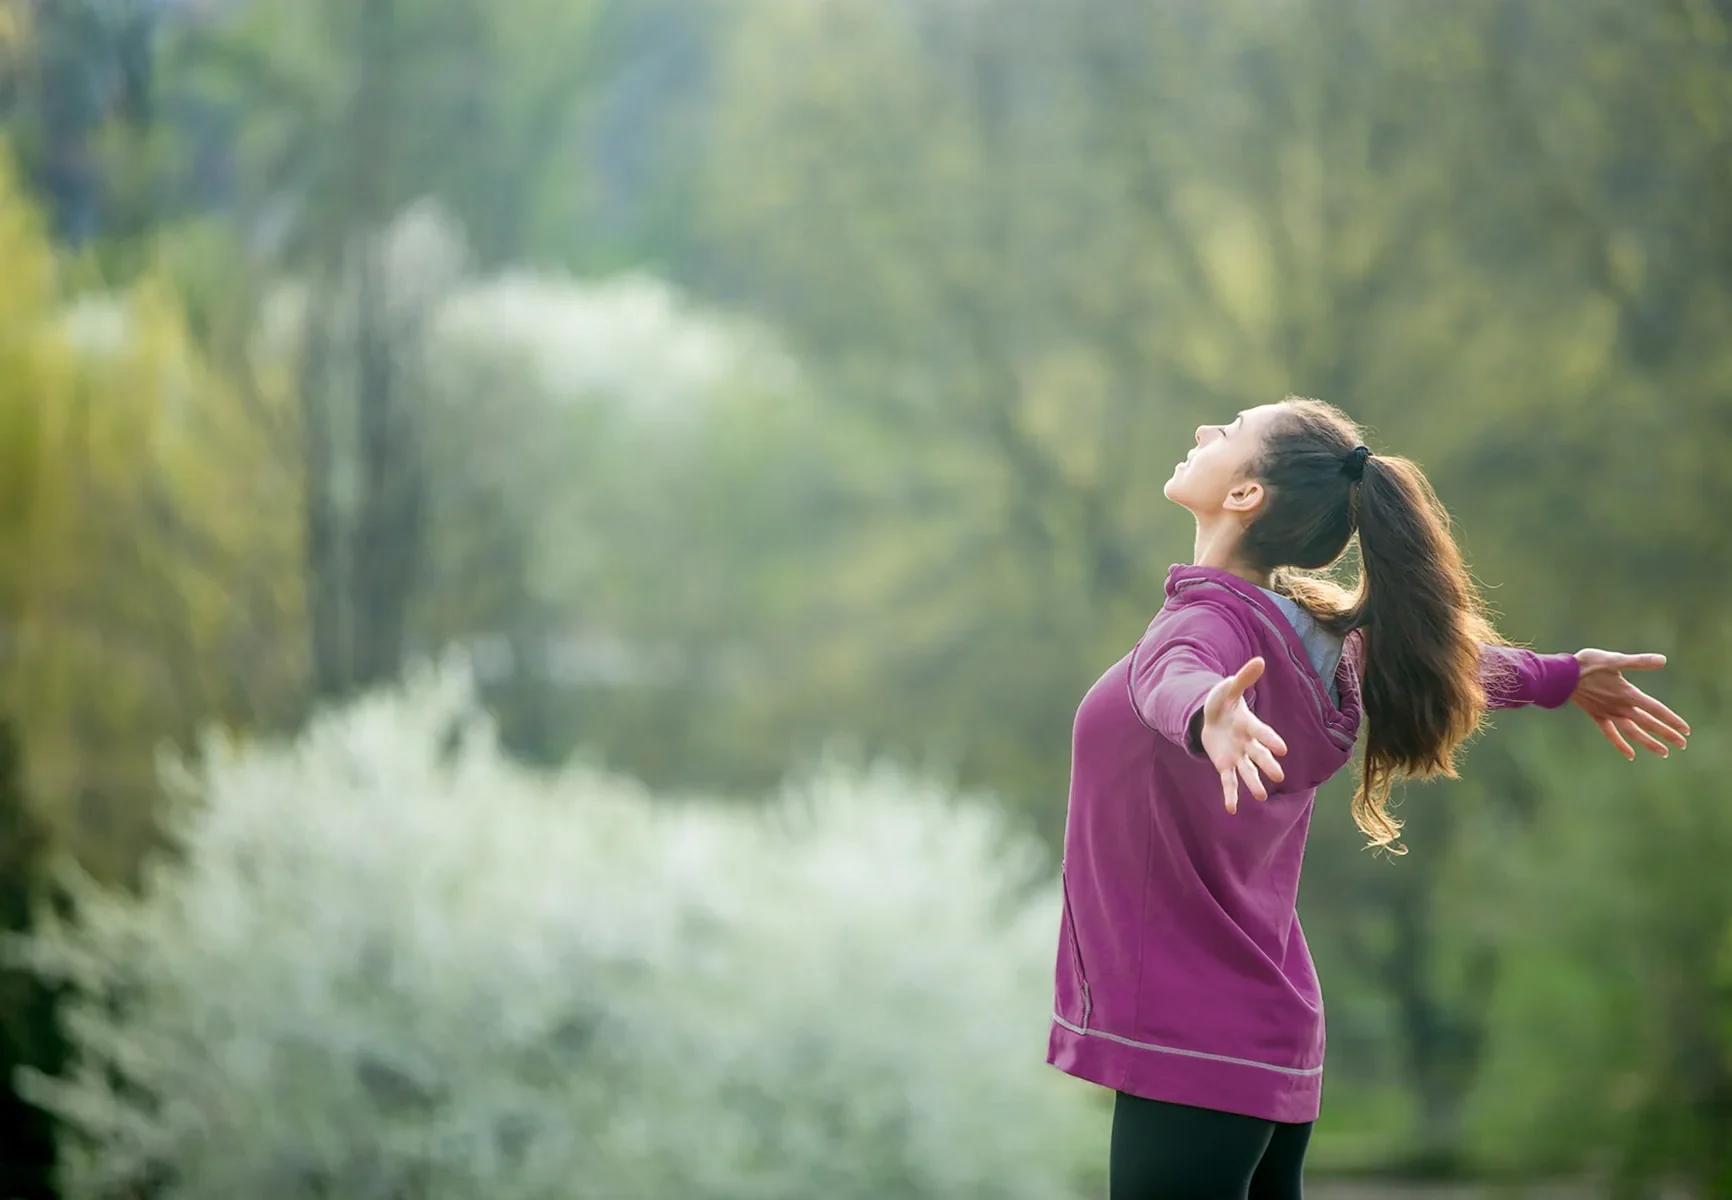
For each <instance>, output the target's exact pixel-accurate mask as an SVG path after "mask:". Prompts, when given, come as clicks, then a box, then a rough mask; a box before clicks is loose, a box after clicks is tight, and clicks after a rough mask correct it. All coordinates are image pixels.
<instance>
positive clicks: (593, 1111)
mask: <svg viewBox="0 0 1732 1200" xmlns="http://www.w3.org/2000/svg"><path fill="white" fill-rule="evenodd" d="M170 782H171V784H172V785H173V790H174V793H175V796H176V800H175V803H174V804H173V805H172V809H171V811H172V818H171V829H170V832H171V837H172V841H173V843H174V847H175V853H174V854H173V855H172V856H171V857H168V858H165V859H164V860H162V861H161V862H159V863H157V864H156V865H155V866H154V867H153V868H152V869H151V871H150V872H149V873H148V876H147V878H146V879H145V881H144V883H143V886H142V887H141V889H140V891H139V893H138V894H137V895H132V894H123V893H120V892H114V891H105V890H102V889H100V888H98V887H96V886H95V885H93V884H91V883H90V882H89V881H88V880H84V881H73V886H72V887H71V893H72V895H73V897H74V900H73V904H72V915H71V917H70V918H69V919H66V920H59V921H53V920H51V921H49V922H48V923H47V924H46V925H45V926H44V928H43V929H42V931H41V932H40V933H39V934H38V935H37V936H36V937H35V938H34V939H33V940H31V941H29V942H25V943H21V944H20V945H19V946H18V947H17V948H16V950H17V952H18V953H19V955H20V957H21V958H22V959H23V960H24V961H25V962H27V963H28V964H29V965H30V966H31V967H32V968H33V969H34V970H36V971H38V972H40V973H41V974H43V975H45V976H48V977H50V978H55V979H61V980H65V981H67V982H68V983H70V984H71V985H72V986H73V988H74V991H75V996H76V998H75V999H74V1000H73V1001H72V1002H71V1003H70V1004H69V1006H68V1008H67V1011H66V1017H65V1020H66V1024H67V1028H68V1031H69V1033H70V1035H71V1037H72V1039H73V1041H74V1044H75V1046H76V1049H77V1058H76V1062H75V1064H74V1066H73V1068H72V1069H71V1070H70V1072H69V1073H68V1074H67V1075H66V1076H65V1077H62V1078H54V1079H49V1078H43V1077H39V1076H30V1077H26V1078H25V1079H23V1080H22V1083H23V1085H24V1086H25V1087H26V1088H27V1089H28V1094H29V1095H30V1096H31V1097H32V1098H33V1099H34V1100H35V1101H36V1102H38V1103H40V1104H42V1105H44V1106H45V1107H47V1108H49V1109H50V1110H52V1111H53V1112H54V1113H56V1114H57V1115H58V1116H59V1117H60V1119H61V1120H62V1122H63V1123H64V1125H65V1127H66V1130H67V1133H66V1137H65V1139H64V1146H63V1156H62V1157H63V1162H62V1169H63V1187H64V1194H65V1195H66V1196H67V1197H69V1198H73V1200H76V1198H86V1197H106V1196H120V1195H136V1194H142V1190H141V1189H147V1188H154V1189H157V1190H154V1191H152V1192H151V1194H153V1195H160V1196H164V1197H212V1198H216V1197H223V1198H230V1197H248V1198H250V1200H277V1198H279V1197H302V1196H306V1197H312V1196H341V1197H344V1198H345V1200H349V1198H353V1200H362V1198H366V1197H400V1198H403V1200H408V1198H410V1197H415V1198H439V1197H451V1198H453V1200H455V1198H457V1197H462V1198H464V1200H473V1198H475V1197H483V1196H485V1197H489V1198H490V1200H514V1198H517V1197H524V1198H528V1197H536V1198H541V1197H548V1198H553V1197H573V1198H585V1200H604V1198H606V1200H614V1198H619V1200H625V1198H645V1200H660V1198H662V1197H667V1198H670V1200H671V1198H674V1197H680V1198H682V1200H683V1198H713V1200H736V1198H737V1200H747V1198H750V1200H779V1198H784V1197H785V1198H787V1200H796V1198H799V1200H807V1198H810V1197H816V1196H823V1197H827V1198H843V1200H846V1198H850V1197H858V1198H860V1200H867V1198H871V1200H890V1198H898V1200H902V1198H906V1200H919V1198H922V1197H932V1198H938V1197H944V1198H947V1200H949V1198H955V1197H995V1198H996V1197H1003V1198H1005V1200H1016V1198H1020V1197H1027V1198H1029V1200H1053V1198H1055V1197H1060V1196H1063V1195H1065V1194H1066V1193H1067V1191H1069V1190H1070V1189H1071V1186H1072V1183H1073V1181H1074V1179H1075V1177H1076V1171H1075V1168H1076V1166H1077V1158H1078V1152H1079V1148H1083V1147H1085V1145H1086V1143H1087V1142H1088V1138H1087V1136H1086V1135H1085V1136H1084V1137H1082V1138H1079V1137H1078V1136H1077V1135H1078V1126H1077V1124H1076V1122H1077V1119H1078V1118H1079V1117H1081V1118H1083V1119H1084V1120H1085V1121H1087V1122H1088V1123H1089V1124H1091V1125H1092V1124H1093V1123H1094V1122H1093V1119H1092V1115H1089V1114H1086V1112H1085V1109H1084V1107H1083V1105H1082V1102H1081V1097H1080V1095H1079V1092H1078V1090H1077V1089H1075V1088H1073V1087H1072V1086H1070V1085H1069V1084H1068V1083H1067V1081H1065V1080H1064V1079H1063V1078H1062V1077H1061V1076H1059V1075H1058V1074H1057V1073H1056V1072H1053V1071H1052V1070H1051V1069H1050V1068H1048V1067H1047V1066H1045V1064H1044V1062H1043V1061H1042V1050H1043V1046H1044V1033H1045V1025H1046V1014H1047V1011H1048V987H1049V979H1050V968H1051V960H1052V947H1053V936H1054V929H1055V924H1056V920H1057V908H1056V899H1055V896H1054V894H1053V889H1052V888H1051V887H1050V886H1049V885H1048V883H1047V877H1046V876H1045V874H1044V873H1043V871H1042V869H1041V864H1040V861H1039V856H1038V854H1037V853H1036V851H1035V850H1034V848H1033V847H1032V846H1031V845H1029V844H1028V843H1026V842H1025V841H1022V840H1020V839H1018V838H1015V837H1012V836H1010V835H1009V834H1008V833H1007V831H1006V829H1005V828H1004V827H1003V825H1002V824H1001V823H1000V821H999V820H998V818H997V817H996V816H995V815H994V812H993V810H992V809H990V808H989V807H986V806H983V805H977V804H973V803H970V802H966V801H958V800H956V799H955V798H953V797H950V796H948V795H944V794H941V793H940V792H939V791H937V790H935V789H933V788H931V787H929V786H925V785H922V784H919V783H917V782H915V781H913V780H911V779H909V778H907V777H905V776H902V775H900V774H897V773H894V772H890V771H877V772H872V773H868V774H866V775H864V776H858V775H851V774H849V773H846V772H843V771H841V770H838V769H825V770H820V771H818V772H815V773H814V774H812V775H811V776H809V777H808V778H807V779H806V780H805V781H804V782H802V783H800V784H798V785H794V786H790V787H789V788H788V790H787V792H786V794H785V795H783V796H782V797H780V798H779V799H778V800H777V801H776V802H775V803H774V804H772V805H770V806H768V807H767V808H761V807H747V806H744V805H732V806H729V805H723V804H717V803H710V802H700V801H695V800H672V799H669V800H661V801H657V800H654V799H652V797H650V796H648V795H646V794H645V793H644V792H643V791H642V790H641V789H639V788H638V787H636V786H634V785H632V784H630V783H628V782H626V781H623V780H620V779H617V778H610V777H608V776H605V775H603V774H600V773H597V772H595V771H593V770H590V769H586V768H573V769H571V770H569V771H567V772H565V773H562V774H559V775H555V776H547V775H540V774H536V773H532V772H529V771H527V770H525V769H521V768H519V767H517V766H515V765H513V764H512V763H510V762H509V761H507V760H505V759H504V758H503V757H502V756H501V754H500V752H499V751H498V749H497V748H496V745H495V742H494V740H493V735H492V731H491V729H490V727H489V726H488V724H487V723H486V722H485V720H483V719H482V718H481V717H480V716H479V715H478V712H477V710H476V708H475V706H474V704H473V700H472V696H471V690H470V687H469V684H468V682H467V678H466V676H464V675H462V674H460V673H455V672H451V671H446V672H441V673H437V674H431V675H429V676H427V677H425V678H422V679H420V680H418V681H416V682H414V683H413V684H412V685H411V686H409V687H408V688H406V689H405V690H404V691H403V692H401V693H396V694H383V695H378V696H374V697H371V698H368V699H365V700H363V701H361V702H359V703H357V704H355V705H354V706H352V707H350V708H347V709H345V710H341V711H334V712H332V713H330V714H328V715H326V716H325V717H324V718H322V719H321V720H319V721H318V722H316V723H315V724H314V725H313V726H312V727H311V728H310V729H309V730H308V732H307V733H306V734H305V735H304V736H303V737H301V738H300V739H299V740H297V741H296V742H294V743H292V744H288V745H280V746H275V745H262V744H243V745H239V746H228V745H225V744H222V743H217V742H213V743H212V744H211V745H210V746H209V747H208V749H207V752H206V754H205V756H204V759H203V761H202V763H201V765H199V766H198V767H196V768H189V767H177V768H175V769H173V770H172V771H171V772H170ZM1086 1149H1087V1150H1088V1151H1089V1152H1090V1156H1091V1157H1092V1152H1093V1151H1094V1150H1096V1149H1098V1147H1095V1146H1092V1145H1087V1146H1086Z"/></svg>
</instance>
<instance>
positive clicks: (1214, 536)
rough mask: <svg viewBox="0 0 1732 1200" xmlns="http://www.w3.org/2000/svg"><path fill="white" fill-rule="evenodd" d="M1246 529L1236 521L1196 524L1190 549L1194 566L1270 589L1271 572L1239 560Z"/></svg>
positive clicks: (1200, 521) (1199, 522) (1200, 520)
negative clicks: (1240, 543)
mask: <svg viewBox="0 0 1732 1200" xmlns="http://www.w3.org/2000/svg"><path fill="white" fill-rule="evenodd" d="M1244 532H1245V530H1244V527H1243V526H1242V525H1240V524H1239V523H1238V522H1237V521H1204V520H1202V519H1200V518H1199V519H1198V521H1197V540H1196V543H1195V545H1194V546H1193V547H1192V549H1191V563H1192V565H1193V566H1198V567H1213V568H1214V569H1215V570H1217V571H1226V572H1227V573H1228V574H1230V575H1237V576H1238V577H1239V578H1240V579H1243V580H1245V581H1247V582H1248V583H1253V584H1255V585H1256V586H1258V587H1260V588H1267V587H1268V586H1269V572H1267V571H1259V570H1257V569H1255V568H1253V567H1249V566H1247V565H1246V564H1245V562H1244V560H1243V559H1241V558H1240V557H1239V539H1240V538H1241V537H1242V536H1243V535H1244Z"/></svg>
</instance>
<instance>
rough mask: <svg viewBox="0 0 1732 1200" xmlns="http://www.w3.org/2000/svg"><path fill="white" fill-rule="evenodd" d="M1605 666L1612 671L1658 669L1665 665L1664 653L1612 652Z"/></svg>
mask: <svg viewBox="0 0 1732 1200" xmlns="http://www.w3.org/2000/svg"><path fill="white" fill-rule="evenodd" d="M1606 665H1607V666H1609V667H1611V668H1612V669H1613V670H1614V671H1658V670H1659V669H1660V668H1661V667H1663V666H1665V665H1666V656H1665V655H1664V654H1613V655H1612V661H1611V662H1610V663H1608V664H1606Z"/></svg>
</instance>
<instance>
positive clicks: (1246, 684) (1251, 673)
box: [1227, 658, 1263, 700]
mask: <svg viewBox="0 0 1732 1200" xmlns="http://www.w3.org/2000/svg"><path fill="white" fill-rule="evenodd" d="M1261 678H1263V660H1262V659H1261V658H1253V659H1252V660H1251V661H1250V662H1247V663H1246V664H1245V665H1244V666H1242V667H1240V668H1239V669H1238V670H1237V671H1235V672H1233V674H1232V676H1231V677H1230V678H1229V679H1228V681H1227V696H1228V698H1229V699H1231V700H1237V699H1238V698H1239V697H1241V696H1243V695H1244V694H1245V693H1246V692H1248V691H1250V690H1251V685H1252V684H1254V683H1256V682H1257V681H1258V680H1259V679H1261Z"/></svg>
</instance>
